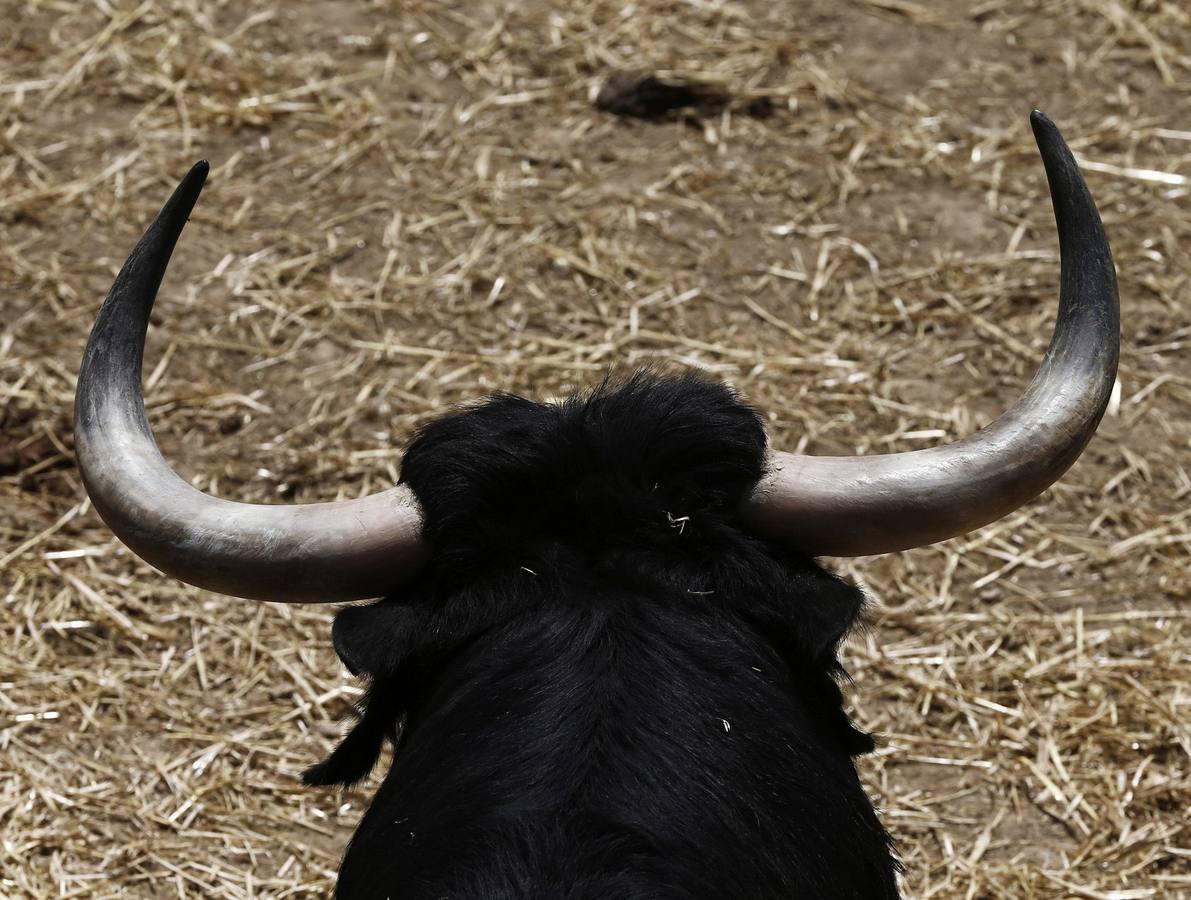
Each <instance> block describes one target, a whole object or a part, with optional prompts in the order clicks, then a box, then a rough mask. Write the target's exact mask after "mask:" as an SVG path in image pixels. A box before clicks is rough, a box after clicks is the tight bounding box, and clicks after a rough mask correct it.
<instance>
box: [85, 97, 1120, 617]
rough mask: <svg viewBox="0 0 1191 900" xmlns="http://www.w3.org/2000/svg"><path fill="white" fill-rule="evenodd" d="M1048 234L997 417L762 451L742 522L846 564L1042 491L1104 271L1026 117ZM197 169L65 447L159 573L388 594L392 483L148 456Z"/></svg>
mask: <svg viewBox="0 0 1191 900" xmlns="http://www.w3.org/2000/svg"><path fill="white" fill-rule="evenodd" d="M1031 123H1032V125H1033V129H1034V136H1035V139H1036V141H1037V143H1038V148H1039V151H1040V152H1041V155H1042V161H1043V164H1044V165H1045V167H1046V174H1047V178H1048V180H1049V183H1050V191H1051V200H1052V203H1053V205H1054V212H1055V219H1056V222H1057V225H1058V233H1059V249H1060V254H1061V266H1062V275H1061V289H1060V296H1059V313H1058V321H1057V323H1056V325H1055V330H1054V335H1053V337H1052V338H1051V341H1050V346H1049V347H1048V348H1047V350H1046V355H1045V357H1044V358H1043V360H1042V364H1041V366H1040V367H1039V369H1038V372H1037V374H1036V375H1035V376H1034V380H1033V381H1032V382H1031V383H1030V385H1029V387H1028V388H1027V389H1026V391H1025V393H1024V394H1022V396H1021V397H1020V398H1019V399H1018V401H1017V402H1016V403H1015V404H1014V405H1013V406H1012V407H1011V408H1010V409H1009V410H1008V411H1007V412H1006V413H1004V414H1003V415H1002V416H1001V417H1000V418H998V419H996V420H995V421H994V422H992V423H991V424H989V425H988V426H987V427H985V428H982V429H981V430H979V431H978V432H976V433H975V434H972V435H970V436H968V437H966V438H963V439H961V440H958V441H955V442H954V443H951V444H948V445H945V446H941V447H933V448H930V449H925V450H916V451H912V452H905V453H893V454H887V455H876V456H839V457H820V456H800V455H795V454H790V453H785V452H782V451H777V450H774V451H771V452H770V459H769V472H768V475H767V476H766V477H765V478H764V479H762V481H761V483H760V484H759V485H758V486H757V487H756V489H755V490H754V492H753V493H752V495H751V497H750V498H749V500H748V501H747V508H746V509H745V511H744V513H745V518H746V520H747V521H748V522H749V523H750V525H751V527H752V528H753V530H755V531H756V532H757V533H759V534H761V535H763V536H765V537H768V538H770V539H772V540H775V541H778V542H781V543H783V544H786V545H788V546H791V547H793V548H796V549H797V550H799V551H801V552H803V553H806V554H809V555H826V556H860V555H868V554H877V553H887V552H891V551H896V550H904V549H908V548H910V547H917V546H923V545H926V544H931V543H934V542H936V541H941V540H945V539H947V538H950V537H954V536H956V535H960V534H964V533H965V532H968V531H971V530H973V529H976V528H979V527H980V526H982V525H985V524H987V523H989V522H992V521H995V520H996V519H999V518H1001V517H1003V516H1005V515H1007V514H1008V513H1010V512H1012V511H1013V510H1014V509H1017V508H1018V507H1020V506H1021V505H1023V504H1024V503H1027V502H1028V501H1030V500H1031V499H1033V498H1034V497H1036V496H1038V495H1039V494H1040V493H1041V492H1042V491H1044V490H1045V489H1046V488H1047V487H1048V486H1050V485H1051V484H1052V483H1054V482H1055V481H1056V480H1057V479H1058V478H1059V477H1060V476H1061V475H1062V474H1063V472H1065V471H1066V470H1067V468H1068V467H1069V466H1070V465H1071V464H1072V463H1073V462H1074V461H1075V460H1076V458H1077V457H1078V456H1079V454H1080V453H1081V452H1082V451H1083V448H1084V447H1085V446H1086V445H1087V442H1088V440H1089V439H1090V438H1091V436H1092V434H1093V432H1094V431H1095V430H1096V426H1097V424H1098V423H1099V421H1100V417H1101V416H1102V415H1103V413H1104V409H1105V407H1106V405H1107V403H1108V399H1109V396H1110V393H1111V390H1112V386H1113V383H1114V380H1115V378H1116V370H1117V360H1118V356H1119V324H1118V301H1117V284H1116V275H1115V272H1114V268H1113V261H1112V254H1111V251H1110V250H1109V246H1108V241H1107V239H1106V237H1105V235H1104V229H1103V226H1102V224H1101V222H1100V215H1099V213H1098V212H1097V210H1096V205H1095V203H1094V202H1093V200H1092V197H1091V194H1090V193H1089V192H1088V188H1087V185H1086V184H1085V183H1084V180H1083V177H1082V175H1081V174H1080V172H1079V168H1078V166H1077V165H1076V162H1075V159H1074V157H1073V156H1072V154H1071V151H1070V149H1069V148H1068V147H1067V145H1066V143H1065V142H1064V141H1063V138H1062V135H1060V133H1059V131H1058V129H1057V128H1056V127H1055V125H1054V123H1053V122H1051V120H1050V119H1049V118H1047V117H1046V116H1045V115H1043V114H1042V113H1041V112H1037V111H1035V112H1034V113H1033V115H1032V117H1031ZM206 177H207V164H206V163H205V162H200V163H199V164H198V165H196V166H195V167H194V168H193V169H191V171H190V173H189V174H188V175H187V176H186V178H185V179H183V181H182V183H181V184H180V185H179V186H178V188H177V190H175V191H174V194H173V196H172V197H171V198H170V199H169V202H167V203H166V205H165V207H164V208H163V209H162V211H161V213H160V214H159V215H158V217H157V219H156V220H155V221H154V222H153V224H152V225H151V226H150V227H149V230H148V231H147V232H146V233H145V235H144V237H142V238H141V240H140V242H139V243H138V244H137V246H136V248H135V249H134V250H133V251H132V255H131V256H129V258H128V261H127V262H126V263H125V264H124V267H123V268H122V269H121V271H120V274H119V275H118V276H117V278H116V281H115V284H114V285H113V286H112V290H111V293H109V294H108V297H107V300H106V302H105V303H104V305H103V308H102V309H101V310H100V313H99V317H98V320H97V321H96V323H95V328H94V330H93V331H92V332H91V337H90V340H89V341H88V343H87V349H86V353H85V355H84V358H83V366H82V370H81V372H80V374H79V381H78V391H77V396H76V401H75V436H76V455H77V459H78V465H79V470H80V472H81V473H82V476H83V481H84V483H85V485H86V488H87V491H88V493H89V494H90V496H91V499H92V500H93V501H94V503H95V507H96V509H97V510H98V511H99V513H100V515H101V516H102V517H103V519H104V521H105V522H107V524H108V525H109V526H110V527H111V529H112V531H114V532H115V533H116V534H117V535H118V536H119V537H120V539H121V540H122V541H124V543H126V544H127V545H128V546H129V547H131V548H132V549H133V550H134V551H135V552H136V553H137V554H138V555H139V556H141V557H143V558H144V559H145V560H147V561H148V562H150V563H152V564H153V565H155V566H157V567H158V568H159V569H161V570H162V571H164V572H166V573H168V574H170V575H172V576H174V577H176V578H178V579H181V580H182V581H186V582H189V583H190V584H193V585H197V586H199V587H202V588H206V589H208V590H213V591H218V592H220V593H224V594H230V595H233V596H239V597H246V598H251V599H256V600H278V601H287V602H333V601H347V600H358V599H363V598H367V597H376V596H380V595H382V594H385V593H386V591H387V590H388V589H389V588H392V587H394V586H395V585H396V584H397V583H398V582H400V581H401V580H402V579H403V578H405V577H408V575H409V574H411V573H412V571H413V570H414V569H416V568H417V566H418V565H419V564H420V563H421V562H422V561H423V559H424V558H425V556H426V548H425V547H424V542H423V539H422V515H421V511H420V507H419V504H418V500H417V498H416V497H415V496H414V495H413V493H412V491H411V490H410V489H409V488H408V487H407V486H405V485H399V486H397V487H395V488H392V489H391V490H387V491H383V492H381V493H378V494H374V495H371V496H368V497H363V498H360V499H357V500H345V501H337V502H334V503H316V504H300V505H291V506H266V505H256V504H247V503H237V502H231V501H227V500H221V499H217V498H215V497H211V496H208V495H206V494H204V493H202V492H200V491H198V490H196V489H194V488H192V487H191V486H190V485H189V484H187V483H186V482H185V481H183V480H182V479H181V478H179V477H178V475H176V474H175V473H174V471H173V470H172V469H171V468H170V466H169V464H168V463H167V462H166V461H165V460H164V459H163V458H162V456H161V452H160V451H159V450H158V448H157V444H156V442H155V441H154V438H153V433H152V431H151V430H150V428H149V423H148V420H147V419H146V417H145V405H144V397H143V395H142V389H141V365H142V357H143V353H144V343H145V333H146V329H147V328H148V323H149V313H150V311H151V310H152V308H153V301H154V298H155V297H156V294H157V289H158V286H159V285H160V283H161V279H162V277H163V276H164V274H165V270H166V266H167V264H168V262H169V259H170V254H171V253H172V252H173V249H174V245H175V243H176V242H177V240H178V236H179V235H180V234H181V231H182V228H183V226H184V225H185V224H186V219H187V217H188V216H189V214H190V211H191V209H192V208H193V207H194V204H195V201H196V200H197V199H198V195H199V193H200V191H201V190H202V187H203V182H204V181H205V180H206Z"/></svg>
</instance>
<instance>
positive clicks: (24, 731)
mask: <svg viewBox="0 0 1191 900" xmlns="http://www.w3.org/2000/svg"><path fill="white" fill-rule="evenodd" d="M0 21H2V22H4V23H5V24H4V27H3V29H2V30H0V753H2V754H3V759H4V765H3V767H2V768H0V895H2V896H4V897H14V898H15V897H77V898H101V897H142V896H143V897H149V896H152V897H213V896H217V897H255V898H265V897H277V898H280V897H322V896H326V895H327V893H328V891H329V887H330V885H331V884H332V879H333V873H334V870H335V868H336V865H337V863H338V858H339V854H340V853H341V852H342V850H343V848H344V847H345V845H346V842H347V840H348V838H349V836H350V834H351V831H352V828H353V826H354V823H355V821H356V819H357V818H358V816H359V814H360V811H361V810H362V808H364V806H365V805H366V804H367V802H368V797H369V795H370V792H371V791H372V790H373V789H374V787H375V782H369V783H367V784H365V785H363V786H361V787H360V788H359V789H358V790H354V791H350V792H346V793H342V792H338V791H329V790H327V791H320V790H312V789H307V788H304V787H302V786H301V785H300V783H299V781H298V778H297V776H298V773H299V772H300V771H301V769H302V768H304V767H305V766H306V765H308V764H310V763H312V762H314V761H316V760H317V759H319V758H320V757H321V755H322V754H324V753H325V752H326V751H327V749H328V748H329V747H330V746H332V744H333V743H334V741H335V739H336V736H337V735H338V734H340V733H341V730H342V728H343V723H344V721H345V719H346V718H347V715H348V712H349V710H350V706H351V704H352V703H353V701H355V700H356V699H358V698H359V696H360V688H359V685H358V684H357V683H356V682H354V681H353V680H352V679H351V678H349V677H348V676H347V675H346V674H345V673H344V672H343V670H342V667H341V666H340V665H339V663H338V661H337V660H336V658H335V655H334V653H333V652H332V650H331V646H330V640H329V623H330V617H331V614H332V610H331V609H330V608H326V607H321V606H313V607H288V606H282V605H273V604H253V603H249V602H246V601H234V600H230V599H228V598H223V597H219V596H215V595H212V594H208V593H204V592H202V591H199V590H195V589H191V588H187V587H184V586H180V585H177V584H175V583H173V582H171V581H170V580H169V579H167V578H165V577H164V576H162V575H160V574H159V573H157V572H155V571H153V570H152V569H150V568H149V567H147V566H145V565H144V564H142V563H139V562H138V561H137V560H136V559H135V558H133V557H132V556H131V555H130V554H129V553H128V551H126V550H125V549H124V548H123V547H122V546H121V545H119V544H118V543H117V542H116V541H115V540H114V539H113V538H112V537H111V535H110V533H109V532H108V531H107V530H106V529H105V528H104V526H103V525H102V523H101V522H100V520H99V519H98V517H97V516H96V514H95V513H94V511H93V510H92V509H91V508H90V506H89V505H88V504H87V502H86V501H85V499H84V493H83V490H82V487H81V485H80V482H79V479H78V476H77V473H76V472H75V470H74V468H73V461H72V455H71V402H72V396H73V390H74V379H75V373H76V372H77V368H78V363H79V359H80V356H81V352H82V347H83V343H84V341H85V339H86V335H87V331H88V329H89V327H90V323H91V321H92V319H93V317H94V314H95V312H96V310H97V308H98V305H99V302H100V300H101V299H102V297H103V295H104V294H105V293H106V290H107V288H108V286H109V285H110V283H111V279H112V276H113V274H114V272H115V270H116V269H117V268H118V266H119V264H120V262H121V261H122V260H123V258H124V256H125V255H126V254H127V252H128V251H129V249H130V248H131V246H132V244H133V243H134V242H135V240H136V237H137V236H138V235H139V233H140V232H141V230H142V229H143V228H144V227H145V225H146V224H147V223H148V222H149V221H150V219H151V218H152V216H153V214H154V213H155V211H156V209H157V208H158V206H159V205H160V204H161V202H163V200H164V199H165V197H166V196H167V195H168V193H169V191H170V189H171V188H172V187H173V185H174V184H175V183H176V181H177V179H179V178H180V177H181V176H182V174H183V173H184V172H185V171H186V170H187V168H188V167H189V166H190V165H191V164H192V163H193V162H194V161H195V160H196V159H198V158H200V157H205V158H208V159H209V160H210V161H211V163H212V166H213V171H212V176H211V179H210V182H209V184H208V186H207V188H206V191H205V192H204V195H203V197H202V199H201V201H200V204H199V207H198V209H197V211H196V214H195V216H194V217H193V219H192V221H191V223H190V225H189V226H188V228H187V230H186V232H185V234H184V235H183V237H182V241H181V244H180V247H179V251H178V253H177V256H176V258H175V261H174V264H173V266H172V268H171V270H170V274H169V276H168V278H167V281H166V284H165V287H164V289H163V292H162V296H161V299H160V301H159V304H158V311H157V312H156V314H155V316H154V322H155V327H153V328H152V329H151V334H150V339H149V350H148V358H147V364H146V373H147V381H148V402H149V411H150V418H151V420H152V421H153V424H154V426H155V428H156V430H157V434H158V437H159V440H160V442H161V445H162V448H163V450H164V451H165V453H166V454H167V456H168V457H169V458H170V459H171V460H172V461H173V462H174V463H175V464H176V465H177V466H178V468H179V469H180V471H181V472H183V473H184V475H185V476H186V477H188V478H191V479H192V480H193V481H194V483H195V484H197V485H199V486H201V487H203V488H204V489H206V490H209V491H211V492H213V493H217V494H220V495H222V496H227V497H232V498H236V499H241V500H258V501H259V500H274V501H283V500H290V499H303V500H312V499H332V498H334V497H337V496H355V495H358V494H361V493H365V492H369V491H373V490H376V489H379V488H381V487H385V486H388V485H390V484H391V483H392V482H393V480H394V479H395V478H396V474H397V471H398V468H399V465H400V457H401V448H402V446H403V445H404V443H405V442H406V441H407V439H408V438H409V436H410V434H411V433H412V431H413V429H414V428H415V427H417V425H418V424H420V423H422V422H425V421H427V420H428V419H429V418H431V417H433V416H435V415H437V414H439V413H441V412H442V411H444V410H446V409H448V408H450V406H451V405H452V404H455V403H458V402H460V401H464V400H467V399H469V398H473V397H476V396H478V395H481V394H483V393H485V392H487V391H490V390H492V389H496V388H502V389H508V390H513V391H518V392H524V393H527V394H530V395H533V396H536V397H544V396H550V395H555V394H559V393H562V392H565V391H567V390H569V389H572V388H574V387H576V386H583V385H589V384H591V383H593V382H594V381H596V380H598V379H599V378H600V377H602V375H603V374H604V373H605V372H606V371H607V370H608V369H609V367H613V366H615V367H616V368H617V369H618V370H620V371H625V370H627V369H629V368H631V367H633V366H635V365H639V364H645V363H655V364H662V365H670V366H681V365H686V366H697V367H700V368H703V369H706V370H708V371H710V372H712V373H715V374H716V375H718V376H720V377H723V378H725V379H728V380H730V381H732V382H733V383H734V384H735V385H737V386H738V388H739V389H740V390H741V391H742V392H743V393H744V394H745V395H746V396H747V397H748V398H749V399H750V400H751V401H752V402H753V403H755V404H756V405H757V406H758V408H760V409H761V410H763V411H764V412H765V414H766V415H767V416H768V419H769V424H770V428H771V433H772V439H773V441H774V443H775V445H780V446H782V447H784V448H786V449H789V450H797V451H801V452H808V453H838V452H845V453H853V452H866V453H867V452H888V451H895V450H903V449H911V448H917V447H923V446H929V445H932V444H936V443H940V442H944V441H947V440H950V439H953V438H955V437H957V436H960V435H962V434H966V433H968V432H970V431H971V430H973V429H975V428H977V427H979V426H980V425H982V424H984V423H986V422H987V421H989V420H990V419H991V418H992V417H993V416H995V415H996V414H997V413H998V412H999V411H1000V410H1001V409H1003V408H1004V407H1005V406H1006V405H1007V404H1008V403H1009V402H1011V401H1012V399H1013V398H1014V397H1015V396H1016V394H1017V393H1018V392H1019V391H1020V390H1021V389H1022V388H1023V387H1024V385H1025V384H1026V383H1027V381H1028V379H1029V377H1030V375H1031V373H1032V371H1033V370H1034V368H1035V367H1036V365H1037V363H1038V361H1039V359H1040V357H1041V353H1042V351H1043V349H1044V347H1045V344H1046V341H1047V339H1048V337H1049V332H1050V327H1051V323H1052V320H1053V317H1054V312H1055V292H1056V286H1057V278H1058V261H1057V256H1056V243H1055V238H1054V234H1053V219H1052V216H1051V212H1050V208H1049V202H1048V199H1047V194H1046V186H1045V178H1044V175H1043V172H1042V168H1041V165H1040V163H1039V161H1038V157H1037V154H1036V151H1035V149H1034V147H1033V143H1032V140H1031V137H1030V133H1029V128H1028V114H1029V111H1030V109H1031V108H1033V107H1035V106H1038V107H1041V108H1043V109H1044V110H1046V111H1047V112H1048V113H1050V114H1051V115H1052V116H1053V117H1054V118H1055V119H1056V121H1057V122H1058V123H1059V125H1060V126H1061V127H1062V129H1063V130H1064V132H1065V134H1066V135H1067V137H1068V139H1069V140H1070V141H1071V143H1072V145H1073V147H1074V148H1075V150H1076V152H1077V154H1078V155H1079V156H1080V158H1081V160H1083V161H1084V163H1085V170H1086V172H1087V175H1088V180H1089V183H1090V185H1091V189H1092V191H1093V194H1094V195H1095V197H1096V198H1097V200H1098V202H1099V204H1100V208H1101V210H1102V212H1103V214H1104V219H1105V224H1106V227H1107V229H1108V233H1109V235H1110V237H1111V239H1112V244H1113V249H1114V251H1115V255H1116V261H1117V264H1118V267H1119V271H1120V284H1121V297H1122V361H1121V374H1120V390H1119V395H1118V396H1117V398H1116V400H1115V401H1114V403H1113V405H1112V407H1111V408H1110V410H1109V413H1108V415H1107V416H1106V418H1105V420H1104V422H1103V424H1102V426H1101V428H1100V431H1099V433H1098V434H1097V436H1096V437H1095V438H1094V440H1093V442H1092V444H1091V446H1090V447H1089V449H1088V451H1087V453H1086V454H1085V455H1084V458H1083V459H1082V460H1081V461H1080V462H1079V463H1078V464H1077V465H1076V466H1075V467H1074V468H1073V469H1072V470H1071V471H1070V472H1069V473H1068V474H1067V475H1066V476H1065V477H1064V478H1063V480H1062V482H1061V483H1060V484H1059V485H1058V486H1057V487H1055V488H1054V489H1052V490H1050V491H1048V492H1047V493H1046V494H1045V495H1043V497H1041V498H1040V499H1039V500H1037V501H1035V502H1033V503H1031V504H1029V505H1028V506H1027V507H1026V508H1024V509H1022V510H1021V511H1019V512H1018V513H1017V514H1015V515H1013V516H1011V517H1009V518H1008V519H1006V520H1004V521H1002V522H1000V523H997V524H995V525H991V526H989V527H987V528H984V529H982V530H980V531H978V532H976V533H974V534H972V535H969V536H967V537H964V538H958V539H955V540H952V541H948V542H945V543H943V544H940V545H938V546H935V547H930V548H924V549H921V550H915V551H911V552H907V553H899V554H894V555H890V556H885V557H880V558H871V559H860V560H840V561H834V563H833V564H834V565H836V566H837V568H839V569H840V570H841V571H842V572H843V573H844V574H845V575H847V576H848V577H850V578H853V579H855V580H857V581H859V582H860V583H861V584H862V585H863V586H864V587H865V588H866V590H867V591H868V593H869V595H870V597H871V598H872V608H871V614H870V617H869V625H868V627H867V629H866V630H865V631H864V632H863V633H861V634H859V635H857V636H855V637H854V638H853V639H852V640H851V641H850V642H849V643H848V644H847V646H846V647H845V654H844V655H845V658H846V661H847V664H848V667H849V669H850V671H851V672H852V675H853V679H854V680H853V683H852V684H850V685H849V686H848V688H847V694H848V696H849V698H850V700H851V702H852V704H853V712H854V714H855V716H856V717H857V719H858V720H859V721H860V722H861V723H862V725H863V726H864V727H866V728H869V729H872V730H874V731H876V732H877V733H878V735H880V736H881V747H880V750H879V752H878V753H877V754H876V755H874V756H872V757H869V758H866V759H864V760H863V761H862V762H861V769H862V774H863V777H864V779H865V782H866V784H867V785H868V787H869V789H870V793H871V794H872V795H873V796H874V798H875V800H876V802H877V803H878V805H879V807H880V809H881V812H882V817H883V819H884V821H885V822H886V823H887V824H888V826H889V827H890V828H891V830H892V832H893V834H894V835H895V837H896V840H897V843H898V847H899V849H900V852H901V855H902V857H903V859H904V861H905V868H906V872H905V892H906V894H907V896H909V897H932V898H981V897H1013V898H1038V897H1055V898H1057V897H1089V898H1115V900H1129V898H1146V897H1178V896H1189V895H1191V849H1189V847H1191V840H1189V835H1188V817H1187V812H1186V807H1187V797H1188V789H1189V788H1191V785H1189V771H1191V766H1189V760H1188V753H1189V751H1191V735H1189V728H1188V722H1189V718H1191V717H1189V715H1188V705H1189V694H1188V687H1187V684H1188V681H1189V675H1191V666H1189V658H1191V652H1189V651H1191V635H1189V634H1188V627H1187V622H1188V610H1187V607H1186V603H1185V598H1186V596H1187V593H1188V589H1189V587H1191V474H1189V470H1191V367H1189V366H1188V365H1187V358H1188V353H1189V351H1191V263H1189V262H1188V256H1189V253H1191V201H1189V199H1188V194H1189V192H1191V88H1189V87H1188V86H1189V85H1191V13H1188V11H1187V9H1186V8H1185V6H1184V5H1183V4H1182V3H1180V2H1177V0H991V2H989V0H949V2H947V3H925V2H910V0H810V2H803V3H799V4H778V3H772V2H761V0H747V2H731V0H724V2H718V0H717V2H710V0H709V2H701V0H700V2H695V0H691V2H664V0H617V2H615V3H611V2H603V0H595V2H566V3H559V4H547V3H542V2H539V0H520V2H514V0H475V2H472V3H469V4H463V3H460V4H451V3H447V2H440V0H409V2H401V3H397V2H380V0H375V2H368V0H323V2H313V0H312V2H303V3H280V2H255V3H250V4H243V3H231V2H227V0H222V2H212V3H199V2H197V0H165V2H153V0H147V2H144V3H141V4H140V5H137V4H136V3H130V2H125V0H99V2H95V3H87V4H79V3H70V2H61V0H25V2H15V0H0ZM626 70H657V71H662V72H664V73H667V74H668V75H669V76H670V77H672V78H678V79H688V80H690V79H693V80H696V81H698V82H701V83H704V84H710V85H711V86H713V87H715V88H716V89H717V90H720V91H723V92H725V93H726V94H727V96H728V97H729V100H728V102H727V103H725V104H723V105H722V108H719V109H700V110H698V111H693V112H690V113H678V114H675V115H672V116H669V117H663V118H662V119H660V120H657V121H643V120H638V119H622V118H618V117H616V116H615V115H612V114H610V113H608V112H604V111H601V110H599V109H597V108H595V105H594V103H593V100H594V98H595V96H596V94H597V93H598V91H599V89H600V87H601V86H602V85H603V84H604V82H605V81H606V79H607V78H608V77H609V76H611V75H612V74H613V73H616V72H623V71H626Z"/></svg>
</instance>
